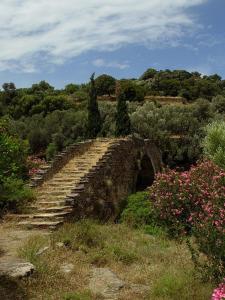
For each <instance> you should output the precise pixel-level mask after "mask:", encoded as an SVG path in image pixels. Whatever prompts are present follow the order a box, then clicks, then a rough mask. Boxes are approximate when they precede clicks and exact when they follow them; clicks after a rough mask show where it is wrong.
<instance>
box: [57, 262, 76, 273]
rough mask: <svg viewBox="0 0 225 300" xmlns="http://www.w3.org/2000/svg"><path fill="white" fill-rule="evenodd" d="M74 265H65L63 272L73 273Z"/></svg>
mask: <svg viewBox="0 0 225 300" xmlns="http://www.w3.org/2000/svg"><path fill="white" fill-rule="evenodd" d="M73 268H74V265H73V264H64V265H62V266H61V268H60V269H61V271H62V272H63V273H65V274H68V273H71V272H72V271H73Z"/></svg>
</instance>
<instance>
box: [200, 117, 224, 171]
mask: <svg viewBox="0 0 225 300" xmlns="http://www.w3.org/2000/svg"><path fill="white" fill-rule="evenodd" d="M203 146H204V154H205V156H206V157H207V158H209V159H210V160H212V161H214V162H215V164H217V165H218V166H220V167H221V168H223V169H225V122H222V121H218V122H214V123H212V124H209V125H208V126H207V127H206V137H205V139H204V142H203Z"/></svg>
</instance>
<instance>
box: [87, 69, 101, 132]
mask: <svg viewBox="0 0 225 300" xmlns="http://www.w3.org/2000/svg"><path fill="white" fill-rule="evenodd" d="M94 76H95V74H92V76H91V85H90V92H89V101H88V120H87V133H88V137H89V138H95V137H96V136H97V135H98V133H99V132H100V131H101V127H102V122H101V116H100V112H99V110H98V103H97V93H96V88H95V81H94Z"/></svg>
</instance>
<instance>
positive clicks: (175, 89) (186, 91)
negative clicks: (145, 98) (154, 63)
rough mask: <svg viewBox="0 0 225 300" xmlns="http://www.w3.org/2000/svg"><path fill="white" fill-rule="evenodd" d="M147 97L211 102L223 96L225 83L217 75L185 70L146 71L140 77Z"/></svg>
mask: <svg viewBox="0 0 225 300" xmlns="http://www.w3.org/2000/svg"><path fill="white" fill-rule="evenodd" d="M140 80H141V82H142V84H143V86H145V88H146V91H147V94H148V95H159V96H174V97H176V96H181V97H184V98H185V99H187V100H188V101H192V100H195V99H198V98H206V99H208V100H211V99H212V97H214V96H216V95H218V94H223V93H224V87H225V81H224V80H222V79H221V77H220V76H218V75H217V74H214V75H211V76H206V75H204V76H202V75H201V74H200V73H198V72H192V73H190V72H187V71H185V70H174V71H171V70H165V71H156V70H155V69H148V70H147V71H145V72H144V74H143V75H142V76H141V77H140Z"/></svg>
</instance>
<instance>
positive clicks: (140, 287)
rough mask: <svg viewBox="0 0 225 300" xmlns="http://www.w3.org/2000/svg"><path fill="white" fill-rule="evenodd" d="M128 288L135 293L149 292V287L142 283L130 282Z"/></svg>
mask: <svg viewBox="0 0 225 300" xmlns="http://www.w3.org/2000/svg"><path fill="white" fill-rule="evenodd" d="M129 289H131V290H132V292H134V293H135V294H145V293H147V292H149V287H148V286H147V285H144V284H130V285H129Z"/></svg>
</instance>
